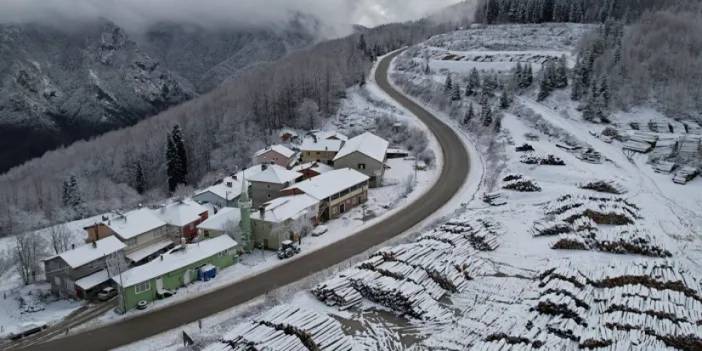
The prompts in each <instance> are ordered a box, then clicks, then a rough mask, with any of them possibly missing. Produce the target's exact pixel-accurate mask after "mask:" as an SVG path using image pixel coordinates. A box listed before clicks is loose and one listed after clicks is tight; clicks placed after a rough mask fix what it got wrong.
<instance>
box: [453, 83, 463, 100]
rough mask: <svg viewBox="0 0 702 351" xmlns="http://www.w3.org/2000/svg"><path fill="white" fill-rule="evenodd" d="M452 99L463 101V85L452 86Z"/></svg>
mask: <svg viewBox="0 0 702 351" xmlns="http://www.w3.org/2000/svg"><path fill="white" fill-rule="evenodd" d="M451 101H461V87H460V86H459V85H458V84H454V85H453V87H452V88H451Z"/></svg>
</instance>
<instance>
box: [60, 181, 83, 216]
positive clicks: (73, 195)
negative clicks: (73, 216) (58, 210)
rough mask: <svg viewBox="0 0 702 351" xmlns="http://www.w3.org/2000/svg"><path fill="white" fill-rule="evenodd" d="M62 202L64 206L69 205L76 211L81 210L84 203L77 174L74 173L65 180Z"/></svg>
mask: <svg viewBox="0 0 702 351" xmlns="http://www.w3.org/2000/svg"><path fill="white" fill-rule="evenodd" d="M61 202H62V204H63V206H64V207H69V208H71V209H73V210H74V211H77V212H80V207H81V205H82V204H83V198H82V196H81V194H80V188H79V186H78V178H76V176H74V175H72V176H70V177H69V178H68V179H67V180H65V181H64V182H63V194H62V197H61Z"/></svg>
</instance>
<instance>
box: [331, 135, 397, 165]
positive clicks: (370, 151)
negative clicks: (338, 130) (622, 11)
mask: <svg viewBox="0 0 702 351" xmlns="http://www.w3.org/2000/svg"><path fill="white" fill-rule="evenodd" d="M389 145H390V143H389V142H388V141H387V140H385V139H383V138H381V137H379V136H377V135H375V134H373V133H369V132H365V133H363V134H361V135H358V136H355V137H353V138H351V139H349V141H347V142H346V143H345V144H344V147H342V148H341V150H339V153H338V154H336V157H334V160H335V161H336V160H338V159H340V158H342V157H346V156H348V155H350V154H352V153H354V152H360V153H362V154H364V155H366V156H368V157H370V158H372V159H374V160H378V161H379V162H383V161H385V153H386V152H387V151H388V146H389Z"/></svg>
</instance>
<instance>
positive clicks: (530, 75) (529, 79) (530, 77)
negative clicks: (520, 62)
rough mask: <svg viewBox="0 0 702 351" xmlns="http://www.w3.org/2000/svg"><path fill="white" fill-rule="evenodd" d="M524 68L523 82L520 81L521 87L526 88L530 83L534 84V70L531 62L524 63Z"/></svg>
mask: <svg viewBox="0 0 702 351" xmlns="http://www.w3.org/2000/svg"><path fill="white" fill-rule="evenodd" d="M526 66H527V67H526V70H525V71H524V73H523V75H524V83H522V86H521V87H522V88H524V89H526V88H528V87H530V86H531V85H532V84H534V70H533V68H532V67H531V64H530V63H529V64H527V65H526Z"/></svg>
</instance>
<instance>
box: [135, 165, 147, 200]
mask: <svg viewBox="0 0 702 351" xmlns="http://www.w3.org/2000/svg"><path fill="white" fill-rule="evenodd" d="M134 189H135V190H136V191H137V193H139V194H143V193H144V192H145V191H146V178H145V177H144V170H143V169H142V168H141V162H137V163H136V165H135V166H134Z"/></svg>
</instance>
